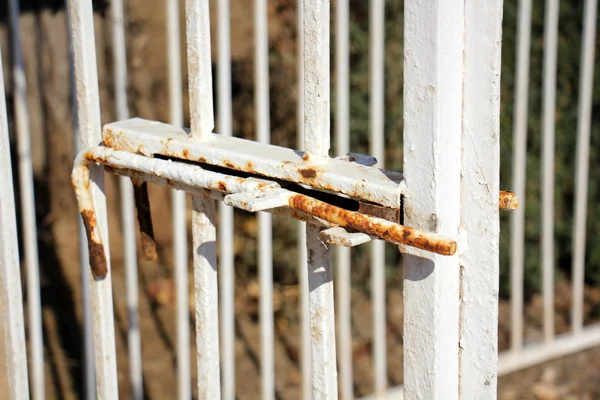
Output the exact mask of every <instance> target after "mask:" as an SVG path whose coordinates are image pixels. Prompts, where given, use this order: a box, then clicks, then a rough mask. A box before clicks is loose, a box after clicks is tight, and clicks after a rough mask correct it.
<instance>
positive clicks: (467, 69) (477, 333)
mask: <svg viewBox="0 0 600 400" xmlns="http://www.w3.org/2000/svg"><path fill="white" fill-rule="evenodd" d="M502 13H503V7H502V0H494V1H488V2H486V3H485V4H484V3H481V2H478V1H477V0H466V1H465V33H464V35H465V52H464V84H463V128H462V179H461V185H462V187H461V196H462V198H461V207H462V209H461V230H462V232H461V234H462V236H463V238H464V240H463V242H462V244H463V246H464V248H463V251H462V252H461V254H460V257H459V258H460V271H461V277H460V279H461V300H462V302H461V309H460V353H459V357H460V358H459V366H460V382H459V387H460V398H461V399H473V398H485V399H494V398H496V397H497V372H496V369H497V360H498V292H499V278H500V259H499V254H500V214H499V212H500V209H499V204H498V203H499V197H498V193H499V191H500V71H501V50H502Z"/></svg>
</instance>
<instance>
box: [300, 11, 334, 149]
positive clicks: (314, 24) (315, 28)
mask: <svg viewBox="0 0 600 400" xmlns="http://www.w3.org/2000/svg"><path fill="white" fill-rule="evenodd" d="M303 5H304V10H303V29H304V33H303V35H304V45H303V58H304V59H303V63H304V71H303V74H304V98H303V103H304V112H303V114H304V116H305V117H304V132H303V134H304V147H305V150H306V152H307V153H309V154H310V155H313V156H316V157H317V158H319V157H328V156H329V147H330V144H329V142H330V138H329V109H330V104H329V1H327V0H303Z"/></svg>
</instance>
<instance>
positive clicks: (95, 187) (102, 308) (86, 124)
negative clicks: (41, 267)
mask: <svg viewBox="0 0 600 400" xmlns="http://www.w3.org/2000/svg"><path fill="white" fill-rule="evenodd" d="M69 1H70V7H71V31H72V34H73V50H74V57H75V81H76V83H77V99H78V102H79V103H78V115H79V117H78V118H79V124H80V125H79V126H80V129H81V140H80V142H81V148H87V147H89V146H93V145H97V144H98V143H100V141H101V140H102V135H101V132H100V127H101V125H100V124H101V120H100V98H99V95H98V73H97V70H96V44H95V40H94V17H93V13H92V2H91V1H89V0H69ZM90 176H91V181H92V182H91V185H92V188H91V192H92V198H93V202H94V206H95V211H96V219H97V220H96V223H97V227H98V228H99V231H100V235H101V237H102V243H103V245H104V252H105V254H106V261H107V267H108V274H107V275H106V277H105V278H103V279H95V278H93V277H91V280H90V283H91V286H92V313H93V320H94V324H93V329H94V347H95V352H94V355H95V364H96V385H97V395H98V397H99V398H106V399H117V398H118V397H119V391H118V380H117V360H116V350H115V330H114V316H113V302H112V285H111V271H110V252H109V238H108V223H107V217H106V196H105V194H104V169H103V168H102V167H101V166H96V165H90ZM90 276H91V275H90Z"/></svg>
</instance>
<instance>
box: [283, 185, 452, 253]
mask: <svg viewBox="0 0 600 400" xmlns="http://www.w3.org/2000/svg"><path fill="white" fill-rule="evenodd" d="M289 206H290V207H291V208H293V209H295V210H298V211H302V212H304V213H307V214H310V215H314V216H315V217H319V218H321V219H324V220H326V221H329V222H331V223H333V224H335V225H338V226H341V227H343V228H350V229H354V230H357V231H359V232H364V233H366V234H368V235H373V236H377V237H378V238H379V239H383V240H385V241H387V242H391V243H394V244H397V245H399V244H404V245H407V246H412V247H416V248H419V249H422V250H427V251H430V252H432V253H437V254H441V255H446V256H451V255H453V254H454V253H456V241H454V240H453V239H450V238H447V237H445V236H441V235H437V234H434V233H428V232H422V231H419V230H417V229H413V228H409V227H407V226H403V225H400V224H396V223H394V222H390V221H388V220H386V219H383V218H377V217H371V216H369V215H365V214H361V213H358V212H355V211H349V210H345V209H343V208H340V207H336V206H334V205H331V204H327V203H325V202H322V201H320V200H317V199H313V198H311V197H308V196H305V195H302V194H293V195H291V196H290V198H289Z"/></svg>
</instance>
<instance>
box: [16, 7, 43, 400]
mask: <svg viewBox="0 0 600 400" xmlns="http://www.w3.org/2000/svg"><path fill="white" fill-rule="evenodd" d="M8 6H9V7H8V8H9V14H10V38H11V47H12V78H13V84H14V86H13V96H14V107H15V125H16V131H17V155H18V162H19V187H20V192H21V193H20V197H21V209H22V218H23V247H24V251H25V265H26V270H27V275H26V276H27V311H28V319H29V327H28V332H29V344H30V349H31V351H30V354H31V358H30V367H29V368H30V370H31V373H30V379H31V382H30V384H31V391H32V393H31V394H32V398H33V399H34V400H42V399H44V398H45V395H44V343H43V335H42V311H41V308H42V307H41V299H40V272H39V270H40V264H39V259H38V246H37V223H36V213H35V191H34V188H33V164H32V160H31V134H30V131H29V112H28V110H27V78H26V76H25V68H24V67H23V57H22V55H21V32H20V24H19V14H20V12H19V1H18V0H10V1H9V2H8Z"/></svg>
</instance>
